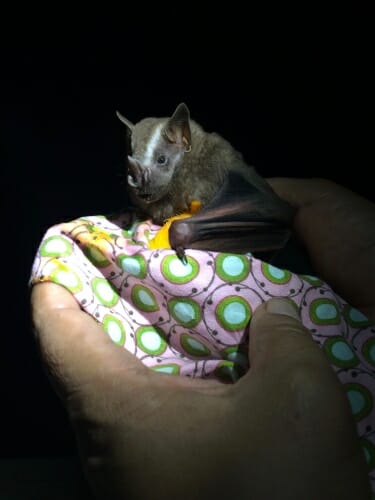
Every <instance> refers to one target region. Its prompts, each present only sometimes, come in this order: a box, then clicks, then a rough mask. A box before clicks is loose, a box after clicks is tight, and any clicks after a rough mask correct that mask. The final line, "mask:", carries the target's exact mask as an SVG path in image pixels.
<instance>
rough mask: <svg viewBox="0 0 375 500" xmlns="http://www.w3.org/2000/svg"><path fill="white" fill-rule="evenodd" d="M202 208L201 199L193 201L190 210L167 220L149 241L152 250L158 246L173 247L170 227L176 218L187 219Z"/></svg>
mask: <svg viewBox="0 0 375 500" xmlns="http://www.w3.org/2000/svg"><path fill="white" fill-rule="evenodd" d="M200 208H201V202H200V201H195V200H194V201H192V202H191V204H190V209H189V211H188V212H183V213H182V214H179V215H174V216H173V217H170V218H169V219H167V220H166V221H165V223H164V224H163V226H162V227H161V228H160V229H159V231H158V232H157V233H156V235H155V236H154V237H153V238H152V240H150V241H149V242H148V246H149V248H150V249H151V250H156V249H158V248H171V245H170V243H169V228H170V226H171V224H172V222H174V221H175V220H180V219H187V218H188V217H191V216H192V215H194V214H195V213H196V212H198V210H199V209H200Z"/></svg>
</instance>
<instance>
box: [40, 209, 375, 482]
mask: <svg viewBox="0 0 375 500" xmlns="http://www.w3.org/2000/svg"><path fill="white" fill-rule="evenodd" d="M158 229H159V226H155V225H152V224H151V222H150V221H146V222H139V221H136V220H134V219H133V216H132V215H131V214H122V215H120V216H114V217H103V216H90V217H82V218H80V219H77V220H75V221H72V222H68V223H63V224H60V225H56V226H53V227H51V228H50V229H49V230H48V231H47V232H46V234H45V236H44V238H43V239H42V241H41V244H40V247H39V250H38V253H37V255H36V257H35V261H34V264H33V268H32V273H31V281H30V283H31V284H34V283H38V282H41V281H52V282H54V283H58V284H60V285H62V286H64V287H66V288H67V289H68V290H69V291H70V292H71V293H72V294H73V295H74V296H75V298H76V300H77V302H78V303H79V304H80V306H81V308H82V309H83V310H85V311H86V312H87V313H89V314H90V315H91V316H92V317H94V318H95V319H96V320H97V321H98V322H100V323H101V324H102V326H103V329H104V331H105V332H107V334H108V335H109V336H110V337H111V338H112V340H113V341H114V342H116V343H117V344H119V345H121V346H123V347H124V348H125V349H127V350H128V351H130V352H132V353H133V354H134V355H135V356H137V357H138V358H139V359H140V360H142V362H143V363H144V364H145V365H147V366H148V367H150V368H151V369H152V370H155V371H159V372H165V373H170V374H180V375H184V376H190V377H202V378H208V377H210V378H213V377H215V378H217V379H219V380H221V381H223V382H227V383H231V382H235V381H236V380H237V379H238V378H239V377H240V376H241V375H242V374H243V373H245V372H246V370H247V369H248V358H247V343H248V334H249V324H250V322H251V317H252V314H253V312H254V311H255V309H256V308H257V307H258V305H259V304H261V303H262V302H264V301H266V300H268V299H269V298H271V297H288V298H289V299H290V300H291V301H292V302H293V303H294V304H295V306H296V308H297V309H298V311H299V313H300V317H301V320H302V322H303V324H304V325H305V327H306V328H308V329H309V330H310V332H311V335H312V337H313V338H314V340H315V341H316V342H317V343H318V344H319V345H320V347H321V348H322V349H323V351H324V353H325V354H326V356H327V358H328V360H329V362H330V363H331V365H332V367H333V369H334V370H335V372H336V374H337V376H338V378H339V379H340V381H341V382H342V384H343V385H344V389H345V391H346V394H347V397H348V399H349V402H350V406H351V409H352V412H353V415H354V418H355V421H356V425H357V431H358V436H359V439H360V442H361V445H362V448H363V450H364V453H365V456H366V460H367V463H368V466H369V474H370V479H371V483H372V486H373V490H374V491H375V408H374V396H375V335H374V333H375V328H374V327H373V326H372V325H371V324H370V322H369V321H368V319H367V318H366V317H365V316H364V315H363V314H362V313H361V312H360V311H358V310H356V309H354V308H353V307H351V306H350V305H349V304H347V303H346V302H345V301H343V300H342V299H341V298H340V297H338V296H337V295H336V294H335V293H334V292H333V290H332V289H331V288H330V287H329V286H328V285H327V284H326V283H324V282H323V281H321V280H320V279H318V278H316V277H313V276H306V275H297V274H293V273H291V272H290V271H288V270H284V269H279V268H276V267H274V266H272V265H271V264H269V263H266V262H262V261H260V260H258V259H256V258H254V257H252V256H251V255H250V254H248V255H239V254H226V253H219V252H203V251H199V250H188V251H187V264H185V265H184V264H183V263H182V262H181V261H180V260H179V259H178V258H177V256H176V255H175V253H174V251H173V250H150V249H149V248H148V241H149V240H150V239H151V238H152V237H153V236H154V235H155V233H156V232H157V230H158Z"/></svg>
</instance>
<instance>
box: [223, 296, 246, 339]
mask: <svg viewBox="0 0 375 500" xmlns="http://www.w3.org/2000/svg"><path fill="white" fill-rule="evenodd" d="M251 315H252V311H251V308H250V305H249V303H248V302H247V301H246V300H245V299H243V298H242V297H239V296H237V295H230V296H229V297H226V298H225V299H223V300H221V301H220V302H219V304H218V305H217V307H216V319H217V321H218V323H220V325H221V326H222V327H223V328H225V330H228V331H230V332H234V331H237V330H242V329H243V328H245V327H246V325H247V324H248V323H249V321H250V319H251Z"/></svg>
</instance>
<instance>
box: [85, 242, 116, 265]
mask: <svg viewBox="0 0 375 500" xmlns="http://www.w3.org/2000/svg"><path fill="white" fill-rule="evenodd" d="M84 254H85V255H86V257H87V258H88V259H89V261H90V262H92V263H93V264H94V266H97V267H105V266H108V265H109V264H110V261H109V260H108V259H107V257H106V256H105V255H104V253H103V252H102V251H100V250H99V249H98V248H96V247H92V246H88V247H86V248H85V249H84Z"/></svg>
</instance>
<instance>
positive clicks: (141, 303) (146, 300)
mask: <svg viewBox="0 0 375 500" xmlns="http://www.w3.org/2000/svg"><path fill="white" fill-rule="evenodd" d="M131 298H132V301H133V303H134V305H135V306H136V307H137V308H138V309H139V310H140V311H143V312H155V311H158V310H159V305H158V303H157V301H156V299H155V295H154V294H153V293H152V291H151V290H150V289H149V288H147V287H146V286H143V285H134V286H133V288H132V291H131Z"/></svg>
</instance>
